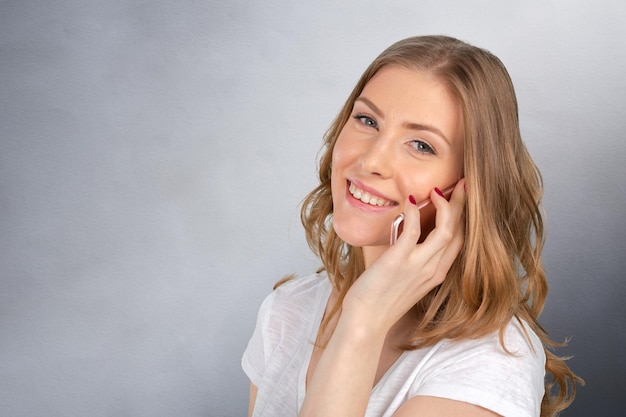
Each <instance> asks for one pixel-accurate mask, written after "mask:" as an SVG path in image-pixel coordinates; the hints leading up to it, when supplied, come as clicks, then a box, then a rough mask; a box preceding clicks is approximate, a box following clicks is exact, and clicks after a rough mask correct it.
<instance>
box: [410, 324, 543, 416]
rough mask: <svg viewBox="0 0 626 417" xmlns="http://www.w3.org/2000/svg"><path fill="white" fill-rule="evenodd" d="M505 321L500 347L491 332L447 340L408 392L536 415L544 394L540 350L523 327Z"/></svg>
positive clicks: (503, 413)
mask: <svg viewBox="0 0 626 417" xmlns="http://www.w3.org/2000/svg"><path fill="white" fill-rule="evenodd" d="M526 331H527V332H528V335H529V338H530V343H529V341H528V338H527V337H526V335H525V333H524V331H523V330H522V327H521V325H520V324H518V323H513V322H512V323H511V325H509V327H508V328H507V329H506V332H505V336H504V344H505V346H506V348H507V350H508V351H509V352H510V353H507V352H505V351H504V349H502V346H501V344H500V341H499V337H498V335H497V334H495V335H492V336H491V337H487V338H482V339H476V340H468V341H463V342H457V343H454V342H447V343H446V344H444V345H442V346H441V347H440V348H439V349H438V352H437V353H436V354H434V355H433V357H432V358H431V360H430V361H429V363H428V364H427V366H426V367H425V369H424V371H425V372H424V374H423V375H424V378H421V380H420V383H417V384H415V385H414V386H413V387H412V392H410V396H414V395H426V396H435V397H442V398H449V399H453V400H457V401H463V402H467V403H471V404H475V405H478V406H481V407H484V408H486V409H489V410H491V411H493V412H495V413H497V414H499V415H501V416H504V417H538V416H539V414H540V408H541V400H542V398H543V394H544V376H545V353H544V350H543V346H542V344H541V341H540V340H539V338H538V337H537V336H536V335H535V334H534V333H533V332H532V331H531V330H530V329H529V328H528V327H526Z"/></svg>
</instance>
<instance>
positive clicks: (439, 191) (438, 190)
mask: <svg viewBox="0 0 626 417" xmlns="http://www.w3.org/2000/svg"><path fill="white" fill-rule="evenodd" d="M435 192H436V193H437V194H439V195H440V196H442V197H443V198H445V197H444V195H443V193H442V192H441V190H440V189H439V188H437V187H435Z"/></svg>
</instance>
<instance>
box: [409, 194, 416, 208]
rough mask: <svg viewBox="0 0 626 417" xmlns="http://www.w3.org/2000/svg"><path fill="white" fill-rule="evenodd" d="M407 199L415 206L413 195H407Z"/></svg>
mask: <svg viewBox="0 0 626 417" xmlns="http://www.w3.org/2000/svg"><path fill="white" fill-rule="evenodd" d="M409 201H410V202H411V204H413V205H414V206H417V201H415V197H413V196H412V195H410V196H409Z"/></svg>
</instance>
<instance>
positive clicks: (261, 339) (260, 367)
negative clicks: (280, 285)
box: [241, 292, 275, 387]
mask: <svg viewBox="0 0 626 417" xmlns="http://www.w3.org/2000/svg"><path fill="white" fill-rule="evenodd" d="M274 294H275V293H274V292H272V293H271V294H270V295H268V296H267V297H266V298H265V300H264V301H263V303H262V304H261V307H260V308H259V312H258V314H257V320H256V326H255V327H254V332H253V333H252V337H251V338H250V340H249V341H248V346H247V347H246V350H245V351H244V352H243V357H242V358H241V367H242V368H243V371H244V372H245V373H246V375H247V376H248V378H249V379H250V381H251V382H252V383H253V384H254V385H256V386H257V387H258V386H259V385H260V384H261V380H262V378H263V373H264V372H265V364H266V361H267V358H268V356H269V353H270V351H271V346H269V340H268V337H267V334H266V329H267V322H268V320H269V314H270V310H271V308H272V304H273V301H274V297H275V295H274Z"/></svg>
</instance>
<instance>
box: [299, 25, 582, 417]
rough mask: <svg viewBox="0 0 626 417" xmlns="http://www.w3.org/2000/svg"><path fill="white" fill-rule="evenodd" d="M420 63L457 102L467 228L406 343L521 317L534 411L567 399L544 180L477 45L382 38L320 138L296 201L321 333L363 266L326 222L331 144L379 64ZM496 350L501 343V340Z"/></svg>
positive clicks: (496, 70) (571, 382)
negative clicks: (545, 312) (549, 313)
mask: <svg viewBox="0 0 626 417" xmlns="http://www.w3.org/2000/svg"><path fill="white" fill-rule="evenodd" d="M387 65H396V66H402V67H405V68H409V69H416V70H421V71H428V72H430V73H432V74H434V75H436V76H438V77H439V78H440V79H441V80H442V81H443V82H445V83H446V85H447V86H448V88H449V89H450V91H451V92H452V93H453V95H454V96H455V97H456V99H457V100H458V102H459V104H460V106H461V109H462V111H463V120H464V132H465V139H464V140H465V142H464V144H465V145H464V146H465V152H464V176H465V180H466V186H467V205H466V232H465V243H464V246H463V249H462V250H461V253H460V254H459V256H458V257H457V259H456V261H455V263H454V264H453V266H452V268H451V269H450V271H449V273H448V276H447V278H446V279H445V280H444V282H443V284H441V285H440V286H438V287H437V288H435V289H433V290H432V291H431V292H430V293H429V294H428V295H426V296H425V297H424V298H422V299H421V300H420V301H419V303H418V304H417V305H416V306H415V307H414V310H415V312H416V320H417V323H416V328H415V331H414V335H415V336H414V337H413V338H412V339H411V340H408V341H407V344H406V345H405V346H403V347H402V348H403V349H405V350H411V349H416V348H419V347H424V346H429V345H433V344H435V343H436V342H438V341H440V340H442V339H444V338H449V339H461V338H476V337H480V336H484V335H486V334H488V333H492V332H494V331H496V330H498V331H499V332H500V341H501V344H503V332H504V329H505V327H506V325H507V324H508V323H509V322H510V321H511V320H512V319H513V318H516V319H517V320H524V321H525V322H527V323H528V324H529V326H530V327H531V328H532V330H533V331H534V332H536V333H537V335H538V336H539V337H540V338H541V340H542V342H543V344H544V349H545V353H546V371H547V373H548V374H549V375H551V378H549V379H548V380H546V393H545V396H544V399H543V402H542V407H541V416H542V417H548V416H553V415H556V414H557V413H558V412H559V411H560V410H562V409H564V408H566V407H567V406H569V404H570V403H571V402H572V401H573V399H574V396H575V394H576V383H581V384H582V383H583V381H582V379H580V378H579V377H578V376H576V375H575V374H574V373H573V372H572V371H571V370H570V369H569V368H568V367H567V365H566V364H565V362H564V359H563V358H559V357H557V356H556V355H555V354H554V353H552V352H551V351H550V350H549V348H552V347H555V346H561V345H560V344H557V343H555V342H553V341H551V340H550V339H549V338H548V335H547V333H546V331H545V330H544V329H543V328H542V327H541V325H540V324H539V322H538V317H539V315H540V313H541V311H542V308H543V305H544V303H545V299H546V295H547V284H546V279H545V273H544V269H543V266H542V263H541V258H540V254H541V250H542V247H543V240H544V230H543V220H542V215H541V211H540V200H541V196H542V192H543V191H542V190H543V184H542V179H541V175H540V173H539V171H538V169H537V167H536V166H535V164H534V162H533V161H532V159H531V157H530V155H529V154H528V152H527V150H526V147H525V145H524V143H523V142H522V138H521V135H520V130H519V122H518V111H517V101H516V98H515V92H514V89H513V84H512V82H511V79H510V77H509V75H508V72H507V71H506V69H505V67H504V65H503V64H502V62H501V61H500V60H499V59H498V58H497V57H496V56H494V55H492V54H491V53H489V52H488V51H485V50H483V49H480V48H476V47H474V46H472V45H469V44H467V43H464V42H462V41H459V40H457V39H454V38H450V37H446V36H422V37H413V38H408V39H405V40H402V41H400V42H397V43H395V44H393V45H392V46H390V47H389V48H388V49H386V50H385V51H384V52H383V53H382V54H381V55H379V56H378V57H377V58H376V59H375V60H374V62H372V64H371V65H370V66H369V67H368V68H367V69H366V71H365V72H364V73H363V75H362V76H361V78H360V79H359V81H358V83H357V84H356V86H355V88H354V90H353V91H352V93H351V94H350V96H349V97H348V99H347V101H346V103H345V104H344V106H343V108H342V109H341V111H340V112H339V114H338V115H337V117H336V118H335V120H334V121H333V123H332V124H331V126H330V128H329V129H328V131H327V132H326V135H325V137H324V148H323V154H322V155H321V158H320V162H319V180H320V184H319V186H317V187H316V188H315V189H314V190H313V191H312V192H311V193H310V194H309V195H308V196H307V197H306V198H305V200H304V203H303V206H302V211H301V219H302V224H303V225H304V228H305V231H306V238H307V241H308V243H309V246H310V247H311V249H312V250H313V251H314V252H315V253H316V254H317V255H318V256H319V257H320V259H321V261H322V263H323V268H322V269H325V270H326V271H327V272H328V275H329V278H330V280H331V282H332V284H333V286H334V287H335V289H336V290H337V292H338V300H337V302H336V303H335V304H334V305H333V306H332V308H331V310H330V313H329V314H327V315H326V316H325V318H324V321H323V323H322V327H321V328H320V333H319V334H320V335H321V334H322V332H323V330H324V329H325V328H326V327H327V326H328V325H329V322H330V321H331V319H332V317H333V316H336V315H337V314H338V313H339V311H340V310H341V303H342V300H343V298H344V296H345V294H346V293H347V291H348V289H349V288H350V286H351V285H352V284H353V283H354V282H355V281H356V279H357V278H358V277H359V275H360V274H361V273H362V272H363V271H364V269H365V266H364V260H363V254H362V251H361V248H358V247H352V246H350V245H348V244H346V243H345V242H343V241H342V240H341V239H340V238H339V237H338V236H337V234H336V233H335V231H334V230H333V228H332V213H333V203H332V197H331V186H330V178H331V165H332V152H333V147H334V145H335V142H336V140H337V137H338V136H339V133H340V132H341V130H342V128H343V126H344V125H345V123H346V121H347V120H348V118H349V117H350V114H351V112H352V107H353V105H354V102H355V100H356V99H357V98H358V96H359V95H360V94H361V92H362V90H363V88H364V87H365V85H366V84H367V82H368V81H369V80H370V79H371V78H372V77H373V76H374V74H376V73H377V72H378V71H379V70H380V69H381V68H382V67H384V66H387ZM503 347H504V349H505V350H506V347H505V346H504V344H503Z"/></svg>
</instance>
